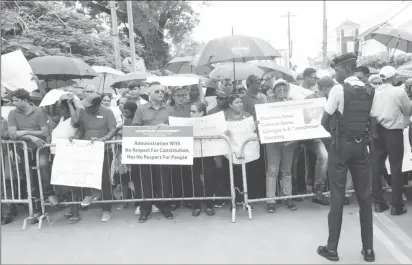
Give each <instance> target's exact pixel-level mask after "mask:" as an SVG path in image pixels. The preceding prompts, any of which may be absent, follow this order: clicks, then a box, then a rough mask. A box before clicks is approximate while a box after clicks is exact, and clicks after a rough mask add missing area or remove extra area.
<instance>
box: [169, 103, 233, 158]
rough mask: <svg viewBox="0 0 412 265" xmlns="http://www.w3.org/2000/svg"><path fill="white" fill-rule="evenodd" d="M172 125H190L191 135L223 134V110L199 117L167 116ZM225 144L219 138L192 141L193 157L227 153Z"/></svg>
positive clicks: (224, 126) (224, 124) (224, 127)
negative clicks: (191, 128)
mask: <svg viewBox="0 0 412 265" xmlns="http://www.w3.org/2000/svg"><path fill="white" fill-rule="evenodd" d="M169 124H170V125H172V126H191V127H193V136H194V137H198V136H216V135H224V132H225V131H226V121H225V115H224V114H223V112H222V111H221V112H218V113H215V114H212V115H209V116H204V117H200V118H178V117H169ZM227 152H228V151H227V144H226V143H225V141H224V140H220V139H205V140H203V139H202V140H196V139H195V141H194V153H193V156H194V157H208V156H220V155H224V154H227Z"/></svg>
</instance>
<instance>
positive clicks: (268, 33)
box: [192, 1, 412, 57]
mask: <svg viewBox="0 0 412 265" xmlns="http://www.w3.org/2000/svg"><path fill="white" fill-rule="evenodd" d="M211 2H212V5H211V6H209V7H204V6H200V4H199V3H200V2H195V1H193V2H192V6H193V8H194V9H195V11H196V12H198V13H199V15H200V22H199V25H198V26H197V28H195V29H194V31H193V34H192V36H193V38H194V39H196V40H198V41H204V42H208V41H209V40H211V39H214V38H218V37H223V36H226V35H231V34H232V27H233V31H234V34H235V35H236V34H238V35H249V36H254V37H259V38H261V39H264V40H266V41H268V42H269V43H270V44H271V45H272V46H273V47H274V48H275V49H279V50H281V49H287V47H288V41H287V39H288V38H287V18H286V17H281V16H282V15H287V13H288V11H290V12H291V15H295V16H294V17H291V18H290V20H291V39H292V42H293V52H294V56H298V57H299V56H309V57H316V56H317V55H318V54H319V52H321V49H322V34H323V2H322V1H211ZM326 5H327V8H326V9H327V20H328V51H331V52H334V51H335V50H336V30H335V29H336V27H338V26H339V25H340V24H341V23H343V22H344V21H346V20H347V19H349V20H351V21H353V22H355V23H358V24H360V25H361V28H360V32H362V31H363V30H366V29H368V28H370V27H372V26H374V25H376V24H379V23H383V22H385V21H386V20H388V19H390V18H391V17H392V16H394V15H395V14H397V13H398V12H399V11H400V10H402V9H403V8H405V9H404V10H403V11H402V12H401V13H400V14H398V15H397V16H395V17H394V18H393V19H391V20H389V22H390V23H392V24H393V26H395V27H398V26H402V27H404V28H405V27H406V28H407V29H408V30H409V31H411V32H412V15H411V14H412V4H411V1H326ZM404 23H406V24H404Z"/></svg>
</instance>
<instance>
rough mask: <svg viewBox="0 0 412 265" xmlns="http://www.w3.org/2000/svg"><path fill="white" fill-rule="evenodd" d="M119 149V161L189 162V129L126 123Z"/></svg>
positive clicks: (190, 129)
mask: <svg viewBox="0 0 412 265" xmlns="http://www.w3.org/2000/svg"><path fill="white" fill-rule="evenodd" d="M122 152H123V153H122V164H143V165H193V129H192V128H191V127H178V126H167V127H161V128H157V127H153V126H126V127H124V128H123V140H122Z"/></svg>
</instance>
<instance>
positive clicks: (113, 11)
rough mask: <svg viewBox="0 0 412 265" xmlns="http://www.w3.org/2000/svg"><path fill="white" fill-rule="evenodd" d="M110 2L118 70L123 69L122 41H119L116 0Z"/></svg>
mask: <svg viewBox="0 0 412 265" xmlns="http://www.w3.org/2000/svg"><path fill="white" fill-rule="evenodd" d="M109 3H110V13H111V16H112V35H113V49H114V59H115V63H116V70H119V71H121V70H122V65H121V62H120V43H119V29H118V28H117V13H116V1H110V2H109Z"/></svg>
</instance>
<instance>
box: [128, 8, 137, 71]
mask: <svg viewBox="0 0 412 265" xmlns="http://www.w3.org/2000/svg"><path fill="white" fill-rule="evenodd" d="M126 5H127V20H128V21H127V23H128V24H129V42H130V56H131V57H132V72H134V71H136V51H135V48H134V27H133V8H132V1H126Z"/></svg>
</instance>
